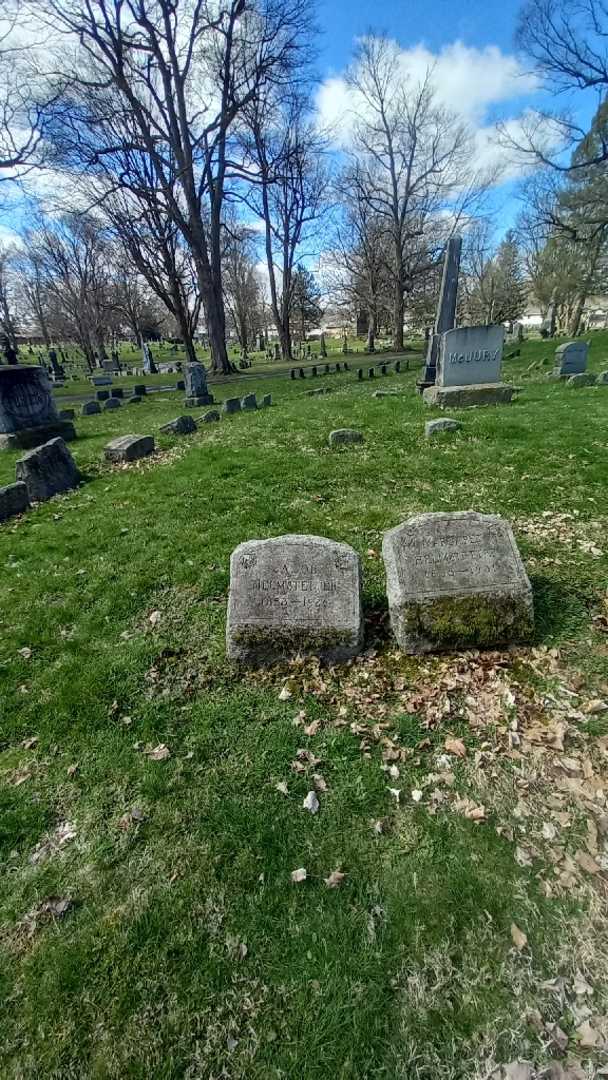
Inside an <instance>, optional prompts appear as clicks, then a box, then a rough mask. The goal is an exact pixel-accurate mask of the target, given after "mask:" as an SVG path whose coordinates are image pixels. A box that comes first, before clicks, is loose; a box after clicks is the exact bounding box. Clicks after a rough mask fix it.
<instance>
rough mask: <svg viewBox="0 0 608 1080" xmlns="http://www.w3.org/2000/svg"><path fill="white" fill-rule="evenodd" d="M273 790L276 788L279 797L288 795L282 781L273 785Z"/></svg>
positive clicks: (285, 785)
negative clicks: (279, 794)
mask: <svg viewBox="0 0 608 1080" xmlns="http://www.w3.org/2000/svg"><path fill="white" fill-rule="evenodd" d="M275 788H276V790H277V791H280V793H281V795H288V794H289V791H288V788H287V784H286V783H285V781H284V780H279V783H278V784H275Z"/></svg>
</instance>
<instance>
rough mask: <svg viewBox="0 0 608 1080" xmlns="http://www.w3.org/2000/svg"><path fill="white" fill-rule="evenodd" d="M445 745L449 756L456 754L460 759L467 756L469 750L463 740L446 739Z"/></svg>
mask: <svg viewBox="0 0 608 1080" xmlns="http://www.w3.org/2000/svg"><path fill="white" fill-rule="evenodd" d="M443 745H444V748H445V749H446V750H447V752H448V754H455V755H456V757H460V758H463V757H466V756H467V748H466V746H465V745H464V743H463V741H462V739H446V740H445V742H444V744H443Z"/></svg>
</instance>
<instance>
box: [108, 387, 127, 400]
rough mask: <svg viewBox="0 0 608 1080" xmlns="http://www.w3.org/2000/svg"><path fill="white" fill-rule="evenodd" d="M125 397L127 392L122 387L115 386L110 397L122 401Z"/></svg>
mask: <svg viewBox="0 0 608 1080" xmlns="http://www.w3.org/2000/svg"><path fill="white" fill-rule="evenodd" d="M124 396H125V392H124V389H123V387H122V386H115V387H114V388H113V389H112V390H110V397H115V398H119V399H120V400H121V401H122V399H123V398H124Z"/></svg>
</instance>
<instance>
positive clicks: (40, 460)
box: [15, 438, 80, 502]
mask: <svg viewBox="0 0 608 1080" xmlns="http://www.w3.org/2000/svg"><path fill="white" fill-rule="evenodd" d="M15 477H16V479H17V480H22V481H23V483H24V484H25V486H26V487H27V493H28V496H29V498H30V501H31V502H44V500H45V499H50V498H52V496H53V495H58V494H59V493H60V492H62V491H70V490H71V488H75V487H78V484H79V483H80V473H79V472H78V469H77V467H76V462H75V461H74V458H73V457H72V455H71V453H70V451H69V450H68V448H67V446H66V444H65V443H64V441H63V439H61V438H56V439H50V440H49V442H46V443H44V444H43V445H42V446H38V447H36V449H35V450H30V451H29V452H28V453H27V454H24V456H23V457H22V458H19V461H18V462H17V464H16V465H15Z"/></svg>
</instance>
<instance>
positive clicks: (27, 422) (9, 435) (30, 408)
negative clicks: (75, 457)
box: [0, 364, 76, 450]
mask: <svg viewBox="0 0 608 1080" xmlns="http://www.w3.org/2000/svg"><path fill="white" fill-rule="evenodd" d="M53 435H61V436H62V437H63V438H64V439H65V440H66V441H69V440H70V439H75V438H76V432H75V430H74V425H73V424H72V423H71V421H69V420H61V419H60V417H59V414H58V412H57V409H56V407H55V403H54V401H53V397H52V393H51V383H50V380H49V378H48V375H47V373H46V371H45V370H44V368H41V367H35V366H34V365H25V364H23V365H19V364H17V365H14V366H12V365H11V366H9V367H1V368H0V450H11V449H16V450H20V449H22V450H23V449H27V448H28V447H31V446H39V445H40V444H41V443H44V442H47V440H48V439H49V438H50V437H51V436H53Z"/></svg>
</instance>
